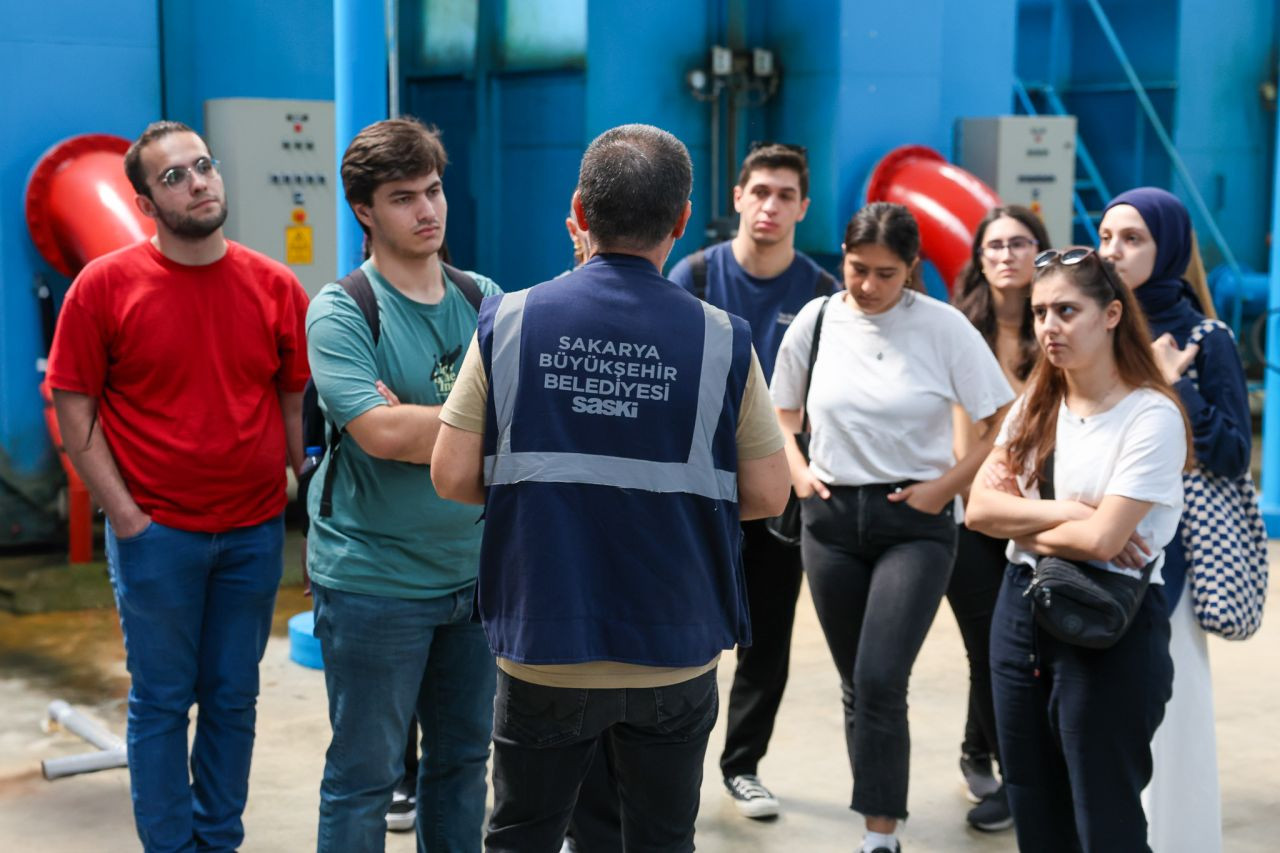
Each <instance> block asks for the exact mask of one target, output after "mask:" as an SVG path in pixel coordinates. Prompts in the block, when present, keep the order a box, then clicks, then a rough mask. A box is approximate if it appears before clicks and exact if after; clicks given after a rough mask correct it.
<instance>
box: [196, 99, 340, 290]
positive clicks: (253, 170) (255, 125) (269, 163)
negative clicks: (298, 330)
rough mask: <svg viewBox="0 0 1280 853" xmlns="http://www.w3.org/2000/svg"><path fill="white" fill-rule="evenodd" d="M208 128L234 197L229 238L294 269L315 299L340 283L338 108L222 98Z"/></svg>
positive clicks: (207, 112)
mask: <svg viewBox="0 0 1280 853" xmlns="http://www.w3.org/2000/svg"><path fill="white" fill-rule="evenodd" d="M204 126H205V136H206V138H207V139H208V140H209V149H210V151H211V152H212V153H213V156H214V157H216V158H217V159H218V160H220V161H221V165H220V166H219V167H218V168H219V171H220V172H221V173H222V180H223V183H224V184H225V186H226V189H227V206H228V214H227V224H226V234H227V236H228V237H229V238H231V239H232V240H235V241H236V242H238V243H243V244H244V245H246V246H248V247H249V248H251V249H256V250H257V251H259V252H262V253H263V254H264V255H267V256H269V257H272V258H275V259H276V260H278V261H281V262H282V263H284V264H287V265H288V266H289V268H290V269H292V270H293V272H294V274H295V275H297V276H298V280H299V281H301V282H302V286H303V287H304V288H305V289H306V291H307V293H308V294H310V295H312V296H314V295H315V294H316V292H317V291H319V290H320V288H322V287H323V286H324V285H325V284H327V283H328V282H331V281H334V280H335V279H336V278H337V276H336V274H335V273H336V270H335V269H334V267H335V266H336V264H337V249H336V246H337V203H338V201H339V200H340V199H341V192H340V189H341V179H340V177H339V176H338V175H337V174H335V165H334V164H335V158H334V150H333V146H334V130H333V102H332V101H293V100H276V99H266V98H216V99H212V100H208V101H205V104H204Z"/></svg>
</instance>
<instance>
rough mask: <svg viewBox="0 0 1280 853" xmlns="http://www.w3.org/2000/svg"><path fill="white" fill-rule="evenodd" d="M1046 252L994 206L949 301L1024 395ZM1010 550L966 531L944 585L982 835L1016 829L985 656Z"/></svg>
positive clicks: (1035, 221) (973, 439) (964, 756)
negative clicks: (1002, 774)
mask: <svg viewBox="0 0 1280 853" xmlns="http://www.w3.org/2000/svg"><path fill="white" fill-rule="evenodd" d="M1047 248H1049V235H1048V232H1046V231H1045V227H1044V223H1043V222H1042V221H1041V220H1040V217H1039V216H1037V215H1036V214H1035V213H1033V212H1031V211H1030V210H1028V209H1027V208H1025V207H1021V206H1019V205H1008V206H1005V207H996V208H992V209H991V211H990V212H989V213H987V215H986V216H985V217H983V219H982V221H981V222H979V223H978V227H977V229H975V231H974V235H973V251H972V253H971V255H970V256H969V263H967V264H966V265H965V267H964V269H963V270H962V271H961V272H960V277H959V279H958V280H957V282H956V288H955V295H954V297H953V299H952V304H953V305H955V306H956V308H958V309H960V311H961V313H963V314H964V315H965V316H966V317H967V318H969V322H970V323H972V324H973V326H974V328H976V329H977V330H978V331H979V332H981V333H982V337H983V338H984V339H985V340H986V342H987V346H989V347H990V348H991V351H992V353H994V354H995V356H996V360H997V361H998V362H999V363H1000V369H1001V370H1002V371H1003V372H1004V378H1005V379H1006V380H1008V382H1009V385H1010V386H1012V387H1013V390H1014V392H1015V393H1021V391H1022V386H1023V383H1025V382H1026V380H1027V375H1028V374H1029V373H1030V372H1031V367H1032V365H1034V364H1035V362H1036V356H1037V355H1038V354H1039V351H1040V350H1039V346H1038V345H1037V344H1036V337H1035V330H1034V328H1033V323H1032V318H1031V305H1030V302H1029V300H1028V293H1029V291H1030V289H1031V278H1032V276H1033V275H1034V273H1035V266H1034V261H1035V258H1036V255H1037V254H1038V253H1039V251H1041V250H1043V249H1047ZM955 414H956V417H955V436H956V437H955V447H956V458H957V459H963V458H964V457H965V456H967V455H968V453H969V452H970V450H971V449H972V448H973V446H974V445H975V444H976V443H977V442H978V439H979V433H978V431H977V429H975V428H974V425H973V422H972V421H971V420H969V418H968V416H967V414H966V413H965V412H964V411H963V409H959V408H957V409H956V410H955ZM966 491H967V490H966ZM1008 544H1009V543H1008V541H1007V540H1000V539H992V538H991V537H990V536H984V535H983V534H981V533H978V532H977V531H974V530H970V529H969V528H967V527H965V526H963V525H962V526H961V527H960V528H959V538H958V541H957V546H956V562H955V568H954V569H953V570H952V572H951V582H950V583H949V584H948V586H947V602H948V603H949V604H950V605H951V611H952V613H954V614H955V617H956V624H957V625H958V626H959V628H960V636H961V637H962V638H963V639H964V648H965V653H966V655H967V656H968V659H969V702H968V716H967V718H966V720H965V726H964V741H963V743H962V744H961V746H960V772H961V774H962V775H963V777H964V781H965V792H966V794H967V796H968V797H969V800H970V801H971V802H973V803H976V804H977V805H976V806H975V807H974V808H973V809H970V811H969V814H968V817H967V819H968V821H969V824H970V825H971V826H973V827H974V828H975V829H979V830H982V831H984V832H996V831H999V830H1003V829H1008V828H1009V827H1010V826H1012V825H1013V819H1012V817H1010V815H1009V802H1008V799H1007V798H1006V797H1005V793H1004V791H1003V789H1001V787H1000V783H999V782H998V781H997V780H996V778H995V773H994V772H993V760H995V761H998V760H999V749H998V747H997V744H996V721H995V710H994V708H993V707H992V701H991V666H990V662H989V658H988V649H989V647H990V645H991V614H992V612H993V611H994V610H995V605H996V596H997V594H998V593H999V592H1000V582H1001V580H1002V579H1003V578H1004V567H1005V564H1006V560H1005V558H1004V550H1005V546H1007V545H1008Z"/></svg>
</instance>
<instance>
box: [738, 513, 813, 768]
mask: <svg viewBox="0 0 1280 853" xmlns="http://www.w3.org/2000/svg"><path fill="white" fill-rule="evenodd" d="M742 567H743V571H744V573H745V574H746V580H747V606H748V608H749V609H750V611H751V645H750V646H748V647H746V648H742V647H741V646H739V647H738V665H737V668H736V669H734V671H733V686H732V687H731V688H730V689H729V707H728V709H727V711H726V714H725V734H724V752H722V753H721V754H720V770H721V772H722V773H724V775H725V776H726V777H729V776H740V775H742V774H744V773H752V774H754V773H755V772H756V767H757V765H758V764H759V763H760V759H762V758H763V757H764V754H765V752H766V751H767V750H768V749H769V738H770V737H772V736H773V723H774V719H775V718H776V717H777V715H778V705H779V704H781V702H782V691H783V689H784V688H785V687H786V686H787V673H788V671H789V669H790V666H791V629H792V626H793V625H794V624H795V621H796V600H797V599H798V598H799V596H800V579H801V577H802V574H803V572H802V571H801V568H800V549H799V548H795V547H792V546H790V545H784V544H783V543H781V542H779V541H778V540H777V539H775V538H774V537H773V536H772V535H771V534H770V533H769V531H768V530H767V529H766V528H765V523H764V521H747V522H743V524H742Z"/></svg>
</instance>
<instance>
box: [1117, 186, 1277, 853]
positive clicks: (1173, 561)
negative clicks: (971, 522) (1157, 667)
mask: <svg viewBox="0 0 1280 853" xmlns="http://www.w3.org/2000/svg"><path fill="white" fill-rule="evenodd" d="M1098 235H1099V238H1100V242H1101V247H1100V249H1099V251H1100V252H1101V253H1102V255H1103V256H1104V257H1106V258H1108V259H1110V260H1111V261H1112V262H1114V263H1115V265H1116V269H1117V271H1118V272H1119V273H1120V277H1121V278H1122V279H1123V280H1124V282H1125V283H1126V284H1127V285H1129V286H1130V287H1131V288H1133V292H1134V295H1135V296H1136V297H1137V300H1138V303H1139V305H1141V306H1142V310H1143V311H1144V312H1145V313H1146V316H1147V322H1148V324H1149V325H1150V327H1151V334H1152V337H1153V338H1154V339H1155V342H1154V343H1153V344H1152V350H1153V353H1154V355H1155V359H1156V364H1157V365H1158V366H1159V367H1160V370H1161V372H1162V373H1163V374H1164V377H1165V379H1166V380H1167V381H1168V382H1169V383H1170V384H1171V385H1173V387H1174V390H1176V391H1177V392H1178V396H1179V397H1180V398H1181V400H1182V405H1183V407H1184V408H1185V409H1186V411H1187V416H1188V418H1189V419H1190V421H1191V434H1192V443H1193V445H1194V448H1195V457H1196V463H1197V464H1198V465H1199V466H1200V467H1202V468H1204V469H1205V470H1207V471H1212V472H1214V473H1216V474H1220V475H1222V476H1225V477H1237V476H1239V475H1240V474H1242V473H1244V472H1246V471H1248V470H1249V462H1250V455H1251V450H1252V447H1251V443H1252V435H1251V422H1250V416H1249V398H1248V391H1247V389H1246V385H1245V378H1244V369H1243V367H1242V366H1241V364H1240V356H1239V353H1238V352H1237V350H1236V345H1235V340H1234V339H1233V338H1232V336H1231V333H1230V332H1229V331H1228V330H1227V329H1226V328H1225V327H1223V328H1219V329H1217V330H1215V331H1212V332H1210V333H1209V334H1208V335H1206V336H1205V337H1204V338H1203V339H1202V340H1201V342H1200V344H1199V346H1197V345H1195V344H1188V337H1189V336H1190V334H1191V330H1192V329H1194V328H1195V327H1196V326H1197V325H1199V324H1200V323H1201V322H1202V321H1203V320H1204V319H1205V315H1206V314H1210V315H1211V312H1212V311H1213V304H1212V302H1211V301H1210V299H1209V297H1208V294H1207V293H1205V292H1203V291H1201V292H1196V290H1195V288H1193V287H1192V286H1191V285H1189V284H1188V283H1187V275H1188V261H1189V260H1190V259H1191V257H1192V255H1193V250H1194V245H1195V237H1194V235H1193V234H1192V231H1191V220H1190V217H1189V216H1188V215H1187V209H1186V208H1185V207H1184V206H1183V204H1182V202H1181V201H1179V200H1178V198H1177V197H1176V196H1174V195H1172V194H1171V193H1168V192H1165V191H1164V190H1161V189H1155V188H1153V187H1144V188H1141V189H1136V190H1130V191H1129V192H1126V193H1122V194H1121V195H1119V196H1117V197H1116V198H1115V199H1114V200H1113V201H1112V202H1111V204H1109V205H1108V206H1107V208H1106V211H1105V212H1104V214H1103V217H1102V222H1101V225H1100V227H1099V229H1098ZM1192 366H1194V368H1195V370H1196V375H1197V376H1198V378H1199V382H1198V384H1197V382H1194V381H1192V380H1191V379H1190V378H1188V377H1187V376H1186V373H1187V370H1188V368H1190V367H1192ZM1174 543H1175V544H1174V545H1173V546H1171V547H1169V548H1168V549H1166V552H1165V567H1164V577H1165V594H1166V597H1167V598H1168V604H1169V618H1170V623H1171V627H1172V639H1171V640H1170V652H1171V654H1172V656H1173V668H1174V692H1173V699H1172V700H1171V701H1170V702H1169V707H1168V708H1167V710H1166V713H1165V721H1164V724H1163V725H1161V727H1160V730H1159V731H1158V732H1157V733H1156V737H1155V740H1154V741H1153V742H1152V754H1153V758H1154V761H1155V767H1154V772H1153V775H1152V779H1151V785H1150V787H1149V788H1148V789H1147V792H1146V794H1145V799H1146V804H1147V814H1148V817H1149V819H1150V821H1151V832H1150V839H1151V844H1152V846H1153V847H1154V848H1155V849H1157V850H1173V849H1187V850H1196V851H1217V850H1221V849H1222V807H1221V794H1220V791H1219V787H1218V754H1217V747H1216V741H1215V733H1214V719H1213V682H1212V679H1211V678H1210V674H1209V650H1208V646H1207V644H1206V640H1205V632H1204V631H1203V630H1202V629H1201V628H1200V626H1199V624H1198V623H1197V621H1196V618H1195V614H1194V613H1193V612H1192V607H1191V593H1190V591H1189V590H1185V589H1184V586H1185V584H1186V581H1187V571H1188V557H1187V552H1186V548H1185V547H1184V546H1183V539H1182V536H1181V528H1180V529H1179V535H1178V536H1177V537H1176V538H1175V540H1174Z"/></svg>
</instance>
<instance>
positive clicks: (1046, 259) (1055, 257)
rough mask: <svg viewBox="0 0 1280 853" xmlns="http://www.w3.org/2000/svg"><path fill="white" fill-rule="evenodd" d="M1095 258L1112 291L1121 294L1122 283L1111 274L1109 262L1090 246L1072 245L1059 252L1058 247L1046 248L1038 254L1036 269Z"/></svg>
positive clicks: (1070, 264) (1065, 265) (1066, 264)
mask: <svg viewBox="0 0 1280 853" xmlns="http://www.w3.org/2000/svg"><path fill="white" fill-rule="evenodd" d="M1089 258H1093V262H1094V263H1095V264H1097V266H1098V269H1100V270H1102V277H1103V278H1105V279H1106V280H1107V284H1109V285H1110V286H1111V292H1112V293H1114V294H1116V295H1117V296H1119V295H1120V285H1119V284H1118V283H1117V282H1116V280H1115V279H1114V278H1112V276H1111V270H1110V269H1108V264H1105V263H1103V261H1102V258H1101V257H1099V256H1098V253H1097V252H1096V251H1094V250H1093V248H1092V247H1090V246H1072V247H1071V248H1070V249H1064V250H1063V251H1061V252H1059V251H1058V250H1057V249H1045V250H1044V251H1043V252H1041V253H1040V254H1038V255H1036V260H1035V267H1036V269H1038V270H1039V269H1044V268H1045V267H1047V266H1049V265H1050V264H1053V263H1058V264H1061V265H1062V266H1064V267H1073V266H1075V265H1076V264H1078V263H1080V262H1081V261H1084V260H1087V259H1089Z"/></svg>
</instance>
